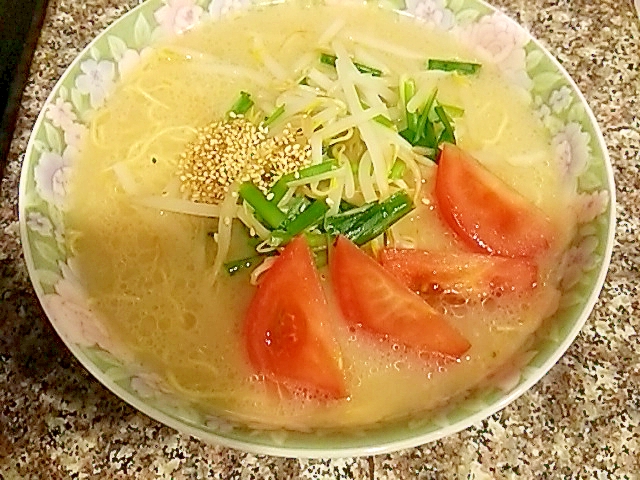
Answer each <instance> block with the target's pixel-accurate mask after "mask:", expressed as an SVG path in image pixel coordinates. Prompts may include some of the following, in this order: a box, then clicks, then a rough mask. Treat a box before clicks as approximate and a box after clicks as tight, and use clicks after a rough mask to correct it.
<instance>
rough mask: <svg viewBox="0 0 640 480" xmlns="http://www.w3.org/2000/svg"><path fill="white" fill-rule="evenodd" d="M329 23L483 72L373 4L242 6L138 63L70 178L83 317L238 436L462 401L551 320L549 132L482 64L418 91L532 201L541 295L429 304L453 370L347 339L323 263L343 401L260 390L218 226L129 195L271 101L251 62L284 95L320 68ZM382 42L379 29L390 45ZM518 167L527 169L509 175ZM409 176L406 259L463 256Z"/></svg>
mask: <svg viewBox="0 0 640 480" xmlns="http://www.w3.org/2000/svg"><path fill="white" fill-rule="evenodd" d="M337 21H338V22H341V23H339V24H338V23H336V22H337ZM333 25H340V28H339V29H337V27H336V30H338V31H337V33H336V35H335V39H338V40H339V41H340V42H342V44H343V45H344V46H345V48H346V49H347V50H348V51H350V52H358V51H359V50H361V49H363V48H364V47H363V45H364V44H366V43H367V39H373V40H371V41H370V42H369V43H371V44H374V43H376V42H377V43H380V44H382V43H385V42H387V40H388V44H389V45H393V48H395V49H396V51H394V50H393V49H388V50H387V51H385V50H384V49H381V48H376V47H375V45H374V46H371V45H368V46H367V45H365V47H367V48H369V49H370V50H371V51H374V52H375V58H376V59H379V60H380V61H381V62H383V63H384V65H385V66H387V67H388V68H389V69H391V70H392V71H394V72H409V73H412V72H421V71H423V70H424V62H425V58H427V57H432V58H456V59H468V60H470V61H479V60H478V58H477V55H476V54H475V53H474V52H473V51H472V50H471V49H470V47H467V46H464V45H461V44H460V43H459V42H458V41H457V40H456V39H454V38H453V37H451V36H449V35H448V34H447V33H445V32H441V31H435V30H432V29H431V28H429V27H428V26H425V25H421V24H419V23H417V22H416V21H414V20H413V19H411V18H404V17H400V16H397V15H395V14H393V13H392V12H386V11H383V10H380V9H377V8H373V7H371V6H366V5H329V6H320V5H313V6H309V5H303V4H299V3H295V2H290V3H287V4H283V5H273V6H268V7H264V8H260V9H255V10H253V11H250V12H247V13H242V14H238V15H235V16H232V17H228V18H223V19H221V20H220V21H216V22H209V23H204V24H202V25H200V26H198V27H197V28H195V29H193V30H192V31H189V32H187V33H185V34H183V35H181V36H178V37H176V38H173V39H171V40H170V42H168V43H166V44H165V45H162V46H160V47H158V48H156V49H154V50H153V51H152V52H150V53H149V54H148V55H147V56H146V57H145V58H144V59H143V61H142V62H141V64H140V65H139V66H138V67H137V68H136V69H135V70H134V71H132V72H130V73H129V74H128V75H127V76H126V77H125V78H124V79H123V81H122V82H120V83H119V84H118V86H117V88H116V90H115V91H114V92H113V94H112V95H110V97H109V98H108V99H107V100H106V103H105V105H104V106H103V107H102V108H101V109H99V110H98V111H97V112H96V113H95V115H94V117H93V118H92V120H91V124H90V129H89V130H90V133H89V135H88V139H87V141H86V143H85V144H84V146H83V149H82V155H81V158H80V160H79V161H78V163H77V165H76V166H75V176H74V179H73V184H72V191H71V203H70V208H69V211H68V216H67V224H68V228H69V232H70V234H69V235H70V237H72V238H73V244H72V248H73V253H74V255H75V257H76V259H77V261H78V264H79V269H80V273H81V278H82V281H83V284H84V285H85V286H86V288H87V291H88V293H89V296H90V298H91V304H92V307H93V308H94V310H95V311H96V312H98V314H99V317H100V318H101V319H102V321H103V322H104V323H105V326H106V327H107V329H108V330H109V332H110V334H111V335H112V336H113V337H114V338H116V339H117V340H118V341H119V342H121V343H122V344H123V345H124V346H126V347H127V348H128V349H129V350H130V351H132V352H133V353H134V355H135V356H136V358H137V360H138V361H139V362H140V363H141V364H142V365H144V366H146V367H148V369H149V370H150V371H153V372H155V373H156V374H158V375H159V376H160V377H161V378H162V379H163V381H164V382H166V384H167V385H168V386H170V388H172V389H174V390H175V391H177V392H178V393H180V394H184V395H185V396H186V397H187V398H189V399H191V400H193V401H194V402H195V403H196V404H198V405H199V407H200V408H202V409H203V411H206V412H211V413H215V414H217V415H222V416H225V417H227V418H230V419H233V420H239V421H242V422H247V423H249V424H251V425H261V426H266V427H270V428H276V427H285V428H292V429H303V430H306V429H310V428H340V427H347V426H363V425H369V424H373V423H376V422H380V421H385V420H389V419H393V418H399V417H404V416H406V415H409V414H412V413H416V412H423V411H427V410H431V409H435V408H437V407H439V406H442V405H447V404H448V403H450V402H452V401H454V399H456V398H458V397H460V396H463V395H464V394H465V393H466V392H468V391H470V390H471V389H473V388H474V387H477V386H478V385H479V384H481V383H482V382H484V381H486V379H487V378H488V377H489V376H490V375H491V374H492V373H494V372H495V371H496V370H497V369H499V367H500V366H502V365H504V364H505V362H508V361H509V360H510V359H512V358H513V356H514V355H515V354H517V353H518V352H519V351H521V349H522V348H523V346H524V345H526V342H527V340H528V339H530V338H531V336H532V334H533V333H534V332H535V331H536V329H537V328H538V327H539V326H540V325H541V322H542V321H543V320H544V318H545V317H547V316H548V315H550V314H551V313H552V312H553V311H554V309H555V307H556V305H557V300H558V296H559V293H558V290H557V288H556V283H557V282H556V281H555V279H556V278H557V276H558V272H556V271H555V270H554V268H555V266H557V264H558V262H557V259H558V258H559V255H560V254H561V252H562V250H563V249H564V248H565V247H566V245H567V243H568V241H569V239H570V238H571V236H572V234H573V229H574V225H573V224H572V220H571V219H570V218H567V213H566V212H567V211H568V209H566V208H561V207H560V206H561V205H563V204H565V203H566V202H567V200H566V199H565V198H564V197H563V190H562V189H561V187H560V185H559V184H558V180H557V178H558V175H557V172H556V170H555V168H554V167H553V165H552V164H551V162H550V159H551V158H552V152H551V146H550V139H549V135H548V133H547V132H546V131H545V130H544V129H543V127H542V125H541V123H540V122H539V120H538V119H537V118H536V117H535V116H534V114H533V112H532V108H531V105H530V100H529V98H528V96H527V95H526V94H524V93H523V92H522V91H521V90H519V89H518V88H517V87H515V86H512V85H510V84H508V83H507V82H506V81H505V80H504V79H503V78H502V76H501V75H500V72H499V70H498V69H497V67H495V66H493V65H491V64H490V63H483V64H482V68H481V69H480V70H479V71H478V72H477V73H476V74H474V75H473V76H468V77H466V76H464V77H463V76H457V75H444V74H443V75H434V76H432V77H430V79H429V80H428V81H430V82H432V83H433V85H434V86H437V89H438V90H437V92H438V101H439V102H441V103H442V104H444V105H455V106H459V107H460V108H462V109H463V110H464V113H463V115H462V116H461V117H459V118H456V121H455V126H456V135H457V140H458V145H459V146H460V147H461V148H463V149H466V150H468V151H472V152H474V155H475V156H476V157H477V158H478V159H479V160H480V161H481V162H482V163H483V164H484V165H486V166H487V168H489V169H490V170H491V171H492V172H493V173H494V174H495V175H496V176H498V177H499V178H501V179H502V180H503V181H504V182H505V183H507V184H509V185H510V186H511V187H512V188H513V189H514V190H516V191H518V192H520V193H521V194H522V195H523V196H524V197H526V198H527V199H528V200H529V201H530V202H532V203H533V204H535V205H536V206H537V207H538V208H539V209H540V210H541V211H542V212H544V214H546V216H547V217H548V218H549V219H550V222H551V223H552V224H553V225H554V227H555V229H556V231H557V235H556V238H555V240H554V242H553V243H552V245H551V247H550V249H549V251H548V252H546V254H545V256H544V257H543V258H542V260H540V264H539V270H538V279H539V281H538V284H537V286H536V288H535V289H533V291H532V292H528V293H527V294H526V295H521V296H520V297H518V296H517V295H509V296H503V297H495V298H485V299H483V300H482V301H456V300H450V299H448V298H439V299H437V300H436V301H435V304H434V308H436V309H437V310H439V311H442V312H444V313H445V315H446V318H447V319H448V320H449V322H450V323H451V324H452V325H453V326H454V327H455V328H456V329H457V330H458V331H459V332H461V333H462V334H463V335H464V336H465V337H466V338H467V339H468V341H469V342H470V344H471V348H470V349H469V350H468V351H467V352H466V353H465V354H464V355H463V356H461V358H459V359H457V360H455V361H449V362H441V361H433V360H430V359H425V358H421V356H420V355H418V354H416V353H415V352H413V351H412V350H411V349H407V348H405V347H403V346H402V345H399V344H394V343H393V342H391V341H382V340H379V339H378V338H376V337H375V336H373V335H370V334H368V333H366V332H364V331H360V330H355V329H353V328H351V329H350V328H349V327H348V325H347V324H346V323H345V322H344V321H343V320H342V315H341V312H340V309H339V308H338V306H337V304H336V300H335V298H334V296H333V292H332V288H331V284H330V275H329V274H328V272H327V269H326V267H321V268H320V274H321V278H322V283H323V288H324V290H325V293H326V295H327V301H328V304H329V307H328V308H329V309H330V311H331V313H332V317H333V318H334V320H335V322H334V325H333V328H334V330H335V336H336V340H337V344H338V345H339V348H340V350H341V355H342V362H343V368H344V377H345V382H346V390H347V392H348V395H347V396H346V397H345V398H341V399H336V400H330V401H326V400H317V399H316V400H314V399H313V398H311V399H308V398H307V399H304V398H299V397H296V396H295V395H290V394H287V393H286V392H283V391H279V390H278V389H277V388H274V387H273V385H272V384H271V383H269V382H265V381H264V379H263V378H262V377H261V376H260V375H259V374H257V373H256V371H255V369H254V368H252V366H251V364H250V362H249V361H248V359H247V355H246V352H245V347H244V343H243V341H242V324H243V318H244V315H245V312H246V310H247V306H248V305H249V302H250V301H251V298H252V296H253V295H254V292H255V289H256V287H255V286H253V285H251V283H250V281H249V280H250V279H249V272H240V273H238V274H237V275H234V276H229V275H227V274H226V273H224V272H222V273H220V274H218V275H217V277H215V278H214V276H215V274H214V273H213V272H212V271H211V270H212V265H213V262H214V259H215V256H216V253H217V252H216V243H215V241H214V240H213V238H212V232H215V231H216V230H217V229H218V221H217V220H216V219H214V218H203V217H199V216H192V215H185V214H181V213H173V212H170V211H167V210H162V209H160V210H159V209H154V208H149V207H148V206H145V205H141V204H139V203H136V202H135V201H133V200H132V197H136V198H142V197H145V196H162V195H163V193H164V194H168V195H175V194H177V193H176V192H178V191H179V187H178V185H179V181H178V179H177V177H176V171H177V169H178V163H179V159H180V155H181V154H182V152H184V150H185V147H186V145H187V144H188V143H189V142H191V141H193V140H194V139H195V138H196V129H198V128H201V127H203V126H205V125H207V124H209V123H210V122H212V121H214V120H219V119H223V118H224V117H225V115H226V112H227V111H228V110H229V108H230V105H231V104H232V103H233V101H234V99H235V98H237V96H238V93H239V91H247V92H252V93H254V97H255V98H256V102H257V103H260V102H262V103H264V104H273V101H274V100H273V98H272V97H273V96H271V97H270V96H269V94H262V93H261V92H268V91H269V89H270V87H269V86H265V80H264V79H265V78H273V69H271V70H270V69H269V68H267V67H266V66H265V63H264V61H263V59H261V58H260V55H259V54H256V51H258V50H260V51H264V52H268V54H269V55H270V57H272V58H273V59H275V60H276V61H277V63H278V64H279V65H282V66H286V67H287V72H288V73H289V79H288V80H286V81H289V82H295V81H297V80H298V78H297V77H298V76H299V73H300V72H299V71H298V72H296V68H299V69H300V70H301V69H302V68H303V67H304V65H305V59H306V58H309V54H312V55H317V52H318V45H319V43H321V42H322V37H323V35H325V36H326V35H327V32H328V31H330V30H331V28H332V26H333ZM379 32H385V33H384V38H385V42H383V41H382V40H380V37H379ZM376 39H377V40H376ZM374 40H375V41H374ZM397 49H400V50H401V53H402V54H398V51H397ZM297 66H298V67H297ZM225 68H226V69H227V70H228V69H231V70H233V72H234V73H233V74H228V73H225V71H224V70H225ZM243 72H250V73H247V74H244V73H243ZM254 72H256V73H257V75H254ZM286 81H283V83H286ZM261 95H263V96H261ZM530 158H536V159H539V160H536V161H522V160H523V159H530ZM420 168H421V170H422V174H423V179H424V185H423V186H422V191H423V192H424V193H423V194H422V195H421V196H420V201H419V202H418V203H417V205H416V208H415V210H413V211H412V212H411V213H410V214H409V215H408V216H406V217H405V218H403V219H402V220H401V221H400V222H399V223H398V224H397V229H396V231H395V233H396V235H398V236H403V235H406V236H408V237H411V238H413V239H414V240H415V241H414V244H413V245H412V246H413V247H415V248H420V249H431V250H438V251H441V252H448V251H451V252H453V251H455V250H456V249H458V248H459V242H458V240H457V239H456V238H455V235H454V234H453V233H452V232H450V231H449V230H448V229H447V228H446V226H445V225H444V224H443V222H442V220H441V219H440V218H439V215H438V212H437V209H435V208H434V201H433V198H432V195H431V194H430V193H429V192H431V191H432V188H433V187H432V186H433V182H434V171H435V168H436V167H435V165H433V166H428V165H423V166H421V167H420ZM232 231H233V235H232V241H231V246H230V250H229V254H228V258H242V257H244V256H248V255H251V254H252V249H251V247H249V246H248V242H247V239H248V233H247V229H246V228H245V227H244V226H243V225H241V223H240V222H239V221H238V220H237V219H234V220H233V230H232Z"/></svg>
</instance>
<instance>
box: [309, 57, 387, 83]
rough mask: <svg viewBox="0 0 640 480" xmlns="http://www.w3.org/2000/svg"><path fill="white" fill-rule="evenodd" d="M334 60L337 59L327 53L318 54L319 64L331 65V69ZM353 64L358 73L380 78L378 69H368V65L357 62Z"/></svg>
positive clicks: (380, 73) (334, 62)
mask: <svg viewBox="0 0 640 480" xmlns="http://www.w3.org/2000/svg"><path fill="white" fill-rule="evenodd" d="M336 60H337V57H336V56H335V55H330V54H328V53H321V54H320V62H321V63H324V64H325V65H331V66H332V67H335V66H336ZM353 64H354V65H355V67H356V68H357V69H358V71H359V72H360V73H366V74H369V75H372V76H374V77H380V76H382V70H380V69H378V68H374V67H370V66H369V65H364V64H362V63H358V62H353Z"/></svg>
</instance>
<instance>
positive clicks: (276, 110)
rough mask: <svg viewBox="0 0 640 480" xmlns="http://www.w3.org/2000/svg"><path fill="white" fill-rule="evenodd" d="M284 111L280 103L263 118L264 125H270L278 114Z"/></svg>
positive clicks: (278, 116)
mask: <svg viewBox="0 0 640 480" xmlns="http://www.w3.org/2000/svg"><path fill="white" fill-rule="evenodd" d="M283 113H284V105H280V106H279V107H278V108H276V109H275V110H274V111H273V112H272V113H271V115H269V116H268V117H267V118H265V119H264V122H263V124H264V126H265V127H268V126H269V125H271V124H272V123H273V122H275V121H276V120H277V119H278V118H280V116H281V115H282V114H283Z"/></svg>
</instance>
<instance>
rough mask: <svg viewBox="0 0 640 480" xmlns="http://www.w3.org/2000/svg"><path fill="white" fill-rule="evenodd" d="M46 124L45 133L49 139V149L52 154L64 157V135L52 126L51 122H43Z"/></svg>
mask: <svg viewBox="0 0 640 480" xmlns="http://www.w3.org/2000/svg"><path fill="white" fill-rule="evenodd" d="M43 124H44V132H45V135H46V138H47V143H48V144H49V149H50V150H51V151H52V152H55V153H57V154H59V155H62V150H63V148H64V147H63V141H62V135H60V132H59V131H58V129H57V128H56V127H54V126H53V125H51V124H50V123H49V122H43Z"/></svg>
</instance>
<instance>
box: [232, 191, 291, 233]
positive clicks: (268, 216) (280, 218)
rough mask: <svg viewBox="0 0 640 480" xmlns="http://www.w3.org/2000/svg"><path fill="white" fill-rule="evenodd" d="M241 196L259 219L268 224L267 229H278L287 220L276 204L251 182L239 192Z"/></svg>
mask: <svg viewBox="0 0 640 480" xmlns="http://www.w3.org/2000/svg"><path fill="white" fill-rule="evenodd" d="M238 193H239V194H240V196H241V197H242V198H243V199H244V200H245V201H246V202H247V203H248V204H249V205H251V207H253V209H254V210H255V213H256V215H257V216H258V217H260V218H261V219H263V220H264V222H266V225H265V226H266V227H270V228H272V229H275V228H278V227H279V226H280V225H281V224H282V223H283V222H284V221H285V219H286V218H287V217H286V215H285V214H284V213H283V212H282V210H280V209H279V208H278V207H277V206H276V204H274V203H271V202H270V201H269V200H267V199H266V197H265V196H264V195H263V194H262V192H261V191H260V190H259V189H258V187H256V186H255V185H254V184H253V183H251V182H244V183H242V184H241V185H240V188H239V190H238Z"/></svg>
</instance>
